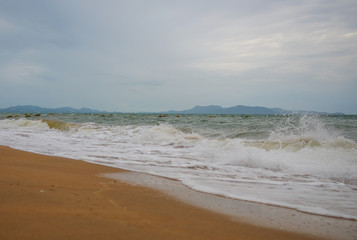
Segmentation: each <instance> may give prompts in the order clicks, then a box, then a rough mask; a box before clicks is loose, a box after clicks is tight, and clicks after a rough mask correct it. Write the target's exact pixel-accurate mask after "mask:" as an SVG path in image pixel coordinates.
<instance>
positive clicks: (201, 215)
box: [0, 146, 320, 240]
mask: <svg viewBox="0 0 357 240" xmlns="http://www.w3.org/2000/svg"><path fill="white" fill-rule="evenodd" d="M118 172H122V173H124V172H126V171H124V170H120V169H117V168H110V167H106V166H100V165H95V164H90V163H86V162H83V161H78V160H72V159H65V158H59V157H51V156H44V155H38V154H34V153H28V152H23V151H19V150H14V149H11V148H9V147H4V146H0V239H2V240H5V239H36V240H38V239H320V238H317V237H314V236H311V235H306V234H300V233H294V232H288V231H283V230H277V229H271V228H267V227H259V226H255V225H253V224H250V223H247V222H245V221H244V219H239V220H237V219H234V220H233V219H232V217H231V216H228V215H224V214H219V213H215V212H212V211H209V210H205V209H202V208H199V207H197V206H193V205H190V204H188V203H185V202H183V201H180V200H177V199H176V198H175V197H173V196H171V195H168V194H166V193H163V192H161V191H159V190H155V189H151V188H148V187H145V186H134V185H133V184H130V183H127V182H125V181H121V180H118V179H111V178H104V177H103V174H111V173H118Z"/></svg>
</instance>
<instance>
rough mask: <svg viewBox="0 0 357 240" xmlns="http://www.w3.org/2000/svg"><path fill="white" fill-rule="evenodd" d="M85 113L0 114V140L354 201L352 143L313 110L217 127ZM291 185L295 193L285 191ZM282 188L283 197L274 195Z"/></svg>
mask: <svg viewBox="0 0 357 240" xmlns="http://www.w3.org/2000/svg"><path fill="white" fill-rule="evenodd" d="M76 117H77V116H76ZM140 117H142V116H140ZM200 117H201V116H200ZM201 118H202V117H201ZM63 119H64V120H63ZM85 120H87V121H85ZM90 120H92V118H89V117H87V118H85V119H84V121H83V122H82V123H72V122H71V121H76V119H75V118H74V117H73V118H70V116H64V117H63V118H60V119H59V120H57V119H56V120H53V119H42V120H34V119H32V120H30V119H4V120H0V144H3V145H8V146H12V147H15V148H19V149H23V150H28V151H32V152H38V153H43V154H49V155H57V156H62V157H69V158H74V159H81V160H85V161H90V162H96V163H100V164H106V165H110V166H113V167H119V168H126V169H129V170H134V171H141V172H147V173H152V174H156V175H161V176H166V177H171V178H176V179H178V180H180V181H183V182H186V183H188V182H189V183H190V184H189V185H190V186H191V187H193V188H195V189H197V190H202V191H208V192H213V193H216V194H222V195H227V196H228V195H229V196H231V197H235V198H245V199H260V198H261V196H260V195H259V192H264V194H263V195H264V198H265V200H262V201H266V202H267V203H273V202H276V201H279V202H281V204H282V205H284V204H285V205H286V206H287V205H289V206H290V205H294V204H295V205H299V206H300V205H301V206H307V207H309V206H310V205H311V206H315V205H314V204H315V203H314V201H315V202H319V204H324V203H322V202H321V201H320V200H321V199H320V197H321V196H322V195H321V194H325V195H328V196H329V197H327V198H324V199H323V200H326V199H327V200H326V201H329V204H328V205H326V207H325V209H329V208H336V207H337V205H338V204H337V203H336V202H338V201H339V200H338V199H343V201H347V202H349V203H350V204H351V205H355V200H353V199H356V198H355V191H356V190H355V189H356V186H357V157H356V156H357V144H356V142H355V141H353V140H351V139H348V138H346V137H345V136H343V135H342V134H341V133H340V132H339V131H337V130H336V129H335V128H333V127H331V125H328V124H327V123H326V122H324V121H322V120H321V119H320V118H318V117H316V116H302V117H287V118H285V119H280V118H272V119H270V118H264V119H263V118H260V119H253V118H250V119H242V120H240V119H238V120H236V119H232V120H231V119H230V120H231V121H238V123H237V124H235V125H233V124H232V125H228V124H227V125H225V126H223V127H222V128H220V126H219V125H217V124H215V125H212V124H211V125H209V124H210V122H208V123H207V125H204V126H201V125H202V123H200V124H199V126H198V125H197V124H196V122H197V121H196V120H197V118H194V116H192V121H191V120H190V119H189V117H186V118H185V121H186V122H185V125H184V124H182V122H179V124H176V125H175V123H167V122H166V123H160V124H156V125H154V124H151V125H150V124H147V123H141V124H137V125H134V124H131V125H128V124H126V125H125V124H122V125H120V124H118V123H116V122H115V121H114V120H113V119H111V122H107V123H106V124H105V122H104V123H103V122H98V123H93V122H89V121H90ZM149 120H150V121H149ZM149 120H148V121H147V122H150V123H151V120H152V119H149ZM175 120H176V119H175ZM137 121H138V122H139V120H137ZM189 121H191V122H193V124H192V123H190V122H189ZM195 121H196V122H195ZM262 121H265V122H266V124H265V123H264V122H263V123H262ZM187 122H188V124H186V123H187ZM195 124H196V125H195ZM259 124H260V125H259ZM264 124H265V125H264ZM250 129H252V131H253V134H249V131H250ZM240 133H242V134H240ZM44 139H46V141H43V140H44ZM98 153H100V154H98ZM257 188H258V189H260V190H259V191H256V189H257ZM244 189H245V190H244ZM292 189H294V191H296V192H295V193H294V194H295V195H299V194H300V195H299V196H302V199H303V200H299V199H293V196H294V194H291V193H292V192H293V190H292ZM351 189H352V190H351ZM273 190H274V193H273V192H272V191H273ZM283 191H284V194H286V195H284V196H286V198H288V199H287V200H284V199H281V195H280V194H281V193H282V192H283ZM319 191H321V192H319ZM317 192H319V194H317ZM320 193H321V194H320ZM314 194H315V195H314ZM320 195H321V196H320ZM311 196H312V197H311ZM333 196H335V197H333ZM346 196H351V197H346ZM290 198H292V199H290ZM310 198H311V201H310ZM329 199H330V200H329ZM351 199H352V200H351ZM284 201H286V202H284ZM296 201H297V202H298V203H296ZM309 204H310V205H309ZM335 205H336V206H335ZM338 206H339V207H338V208H341V209H342V210H340V209H337V210H336V211H335V213H336V212H337V213H341V214H340V215H344V214H345V213H346V211H347V210H344V209H346V205H345V204H343V203H341V204H340V205H338ZM300 208H301V207H300ZM352 208H353V209H354V211H355V213H353V216H355V217H356V216H357V210H356V207H355V206H353V207H352ZM311 211H315V212H316V210H311ZM330 214H332V213H330ZM337 215H339V214H337ZM356 218H357V217H356Z"/></svg>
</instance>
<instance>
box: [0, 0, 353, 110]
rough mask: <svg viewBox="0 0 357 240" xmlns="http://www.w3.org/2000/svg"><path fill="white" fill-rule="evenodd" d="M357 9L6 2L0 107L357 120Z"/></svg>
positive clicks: (314, 4) (0, 11) (1, 21)
mask: <svg viewBox="0 0 357 240" xmlns="http://www.w3.org/2000/svg"><path fill="white" fill-rule="evenodd" d="M356 92H357V1H355V0H339V1H336V0H334V1H330V0H296V1H295V0H290V1H285V0H249V1H245V0H242V1H241V0H220V1H210V0H204V1H199V0H179V1H174V0H172V1H155V0H153V1H136V0H131V1H121V0H31V1H30V0H11V1H10V0H0V108H6V107H10V106H15V105H37V106H41V107H64V106H71V107H76V108H81V107H89V108H94V109H100V110H106V111H121V112H142V111H144V112H156V111H167V110H184V109H189V108H192V107H194V106H196V105H201V106H206V105H220V106H222V107H231V106H236V105H248V106H264V107H279V108H283V109H287V110H309V111H323V112H344V113H349V114H357V93H356Z"/></svg>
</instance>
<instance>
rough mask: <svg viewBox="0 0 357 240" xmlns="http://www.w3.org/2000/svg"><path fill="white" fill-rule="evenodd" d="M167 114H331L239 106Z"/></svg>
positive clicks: (195, 109)
mask: <svg viewBox="0 0 357 240" xmlns="http://www.w3.org/2000/svg"><path fill="white" fill-rule="evenodd" d="M167 113H172V114H266V115H271V114H293V113H298V114H329V113H319V112H311V111H291V110H284V109H281V108H266V107H258V106H256V107H250V106H243V105H237V106H234V107H228V108H223V107H221V106H217V105H210V106H195V107H193V108H191V109H188V110H183V111H168V112H167ZM333 114H335V115H343V113H333Z"/></svg>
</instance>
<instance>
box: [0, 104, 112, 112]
mask: <svg viewBox="0 0 357 240" xmlns="http://www.w3.org/2000/svg"><path fill="white" fill-rule="evenodd" d="M0 112H5V113H107V112H105V111H99V110H93V109H90V108H80V109H77V108H71V107H61V108H42V107H38V106H32V105H24V106H15V107H9V108H5V109H0Z"/></svg>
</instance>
